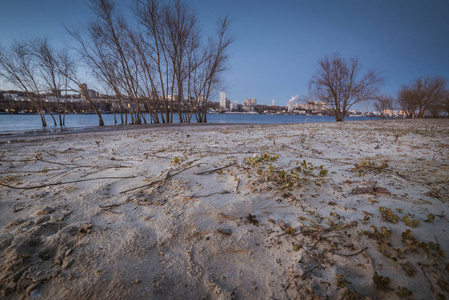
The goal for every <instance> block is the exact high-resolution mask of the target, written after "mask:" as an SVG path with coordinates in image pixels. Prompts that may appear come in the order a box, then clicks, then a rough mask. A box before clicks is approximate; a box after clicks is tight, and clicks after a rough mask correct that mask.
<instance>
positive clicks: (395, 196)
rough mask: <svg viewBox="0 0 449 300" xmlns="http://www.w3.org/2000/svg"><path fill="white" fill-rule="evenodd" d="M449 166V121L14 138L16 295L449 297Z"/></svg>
mask: <svg viewBox="0 0 449 300" xmlns="http://www.w3.org/2000/svg"><path fill="white" fill-rule="evenodd" d="M447 157H449V121H448V120H384V121H380V120H378V121H364V122H343V123H335V122H334V123H306V124H284V125H275V124H270V125H233V126H227V125H208V126H192V125H183V126H172V127H163V126H160V127H139V126H136V127H135V128H131V129H130V130H105V131H99V132H98V131H92V132H80V133H70V134H51V135H39V136H21V137H17V138H14V139H12V138H11V137H9V136H3V137H0V163H1V164H0V172H1V179H0V183H1V184H2V186H0V199H1V200H0V212H1V213H0V214H1V215H0V229H1V235H0V261H1V265H2V269H1V270H0V290H1V295H2V296H3V297H5V298H11V299H12V298H20V297H22V296H24V295H26V294H28V295H30V296H33V297H38V296H41V297H42V298H46V299H48V298H102V299H104V298H130V299H131V298H132V299H148V298H151V299H179V298H185V299H198V298H203V297H204V298H210V299H232V298H233V297H235V298H237V299H241V298H244V299H274V298H276V299H292V298H297V297H299V298H302V299H315V298H326V297H329V298H334V299H335V298H342V297H344V295H346V296H348V297H349V296H350V295H353V296H356V297H358V296H360V297H365V296H368V297H371V298H373V299H396V298H399V297H400V296H404V295H405V296H406V297H407V295H408V296H410V295H411V296H410V297H412V298H416V299H430V298H434V297H435V295H436V294H443V295H445V296H446V297H449V294H448V292H447V291H448V290H447V289H448V284H449V283H448V281H447V279H446V278H447V273H448V272H449V260H448V259H447V258H445V256H444V253H443V251H446V252H447V251H448V250H447V249H449V238H448V233H447V228H448V223H449V221H448V218H449V207H448V203H449V191H448V188H447V186H448V182H449V163H448V161H447ZM446 255H447V253H446ZM410 293H412V294H410Z"/></svg>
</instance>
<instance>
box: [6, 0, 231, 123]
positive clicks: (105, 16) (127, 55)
mask: <svg viewBox="0 0 449 300" xmlns="http://www.w3.org/2000/svg"><path fill="white" fill-rule="evenodd" d="M90 7H91V9H92V11H93V13H94V15H95V19H94V20H92V21H91V22H90V23H89V24H88V25H87V27H86V28H67V31H68V32H69V34H70V35H71V36H72V37H73V38H74V39H75V41H76V43H77V47H76V50H77V51H76V55H74V54H73V53H72V54H69V51H68V50H66V49H62V50H61V49H55V48H54V47H52V46H51V45H50V44H49V42H48V40H46V39H40V40H32V41H22V42H15V43H14V44H13V45H12V46H11V47H10V48H9V49H2V48H0V75H3V77H5V78H6V79H7V80H8V81H9V82H10V83H12V84H13V85H14V86H16V87H17V88H19V89H20V90H22V91H23V92H25V93H26V94H27V96H28V97H29V98H30V99H31V101H32V103H33V106H34V107H35V110H36V111H37V112H38V113H39V114H40V116H41V119H42V124H43V125H44V126H46V122H45V116H44V113H43V111H44V110H46V109H45V102H44V101H42V99H41V96H40V95H42V92H43V91H45V92H47V93H48V92H51V93H54V94H55V95H56V97H57V99H58V100H57V101H59V97H58V95H59V94H60V91H62V90H64V91H77V92H80V93H81V94H82V96H83V98H84V99H85V100H86V101H87V102H88V103H89V104H90V105H91V106H92V108H93V110H94V111H95V112H96V113H97V115H98V117H99V125H103V124H104V123H103V119H102V117H101V114H100V112H99V110H98V108H97V106H96V103H94V101H93V100H92V99H91V98H90V97H89V93H88V90H87V85H86V84H85V83H84V82H85V78H83V77H82V76H79V74H80V73H81V72H80V68H79V66H80V63H79V62H80V61H83V62H85V65H86V66H87V67H88V69H89V70H90V71H91V73H92V74H94V75H95V77H96V79H97V80H98V82H99V83H100V84H101V85H102V86H103V87H104V89H105V90H106V91H107V92H108V93H112V94H113V95H114V96H115V98H116V99H117V104H118V105H117V106H116V107H117V112H118V113H120V116H121V122H122V123H125V124H126V123H128V114H129V116H130V120H129V122H130V123H132V124H142V123H147V122H152V123H172V122H173V115H174V113H177V114H178V115H179V121H180V122H190V121H191V120H192V118H193V117H195V119H196V121H197V122H207V114H206V113H207V108H208V103H209V98H210V97H211V95H212V94H213V92H214V90H216V88H217V87H218V85H219V84H220V82H221V74H222V73H223V72H224V71H225V70H226V62H227V58H228V57H227V49H228V48H229V46H230V44H231V43H232V40H233V39H232V37H231V36H230V35H229V33H228V32H229V25H230V22H229V19H228V18H224V19H221V20H219V21H218V22H217V25H218V28H217V33H216V36H215V37H209V38H208V39H207V40H205V39H204V38H202V37H201V34H200V28H199V25H198V20H197V16H196V14H195V12H194V11H193V10H192V9H191V8H190V7H188V6H187V5H186V4H185V3H183V2H182V1H181V0H174V1H171V2H168V3H166V2H160V1H158V0H135V1H134V2H133V8H132V12H133V18H132V21H129V20H127V19H126V18H125V16H124V15H123V13H122V11H121V10H120V9H118V8H117V6H116V3H114V2H113V1H112V0H90ZM136 20H137V21H136ZM80 58H81V60H80ZM83 79H84V80H83ZM62 106H63V103H61V105H60V103H59V102H58V115H59V123H60V125H63V123H64V114H63V112H64V111H65V110H64V109H59V108H60V107H62ZM47 111H48V110H47ZM146 113H147V114H148V115H149V118H150V120H147V118H146V116H145V114H146ZM52 117H53V115H52ZM53 119H54V122H55V125H56V119H55V118H54V117H53Z"/></svg>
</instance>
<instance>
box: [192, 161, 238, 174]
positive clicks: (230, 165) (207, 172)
mask: <svg viewBox="0 0 449 300" xmlns="http://www.w3.org/2000/svg"><path fill="white" fill-rule="evenodd" d="M235 164H237V162H234V163H232V164H229V165H227V166H224V167H220V168H215V169H210V170H206V171H203V172H198V173H195V175H205V174H211V173H213V172H215V171H220V170H223V169H226V168H229V167H232V166H233V165H235Z"/></svg>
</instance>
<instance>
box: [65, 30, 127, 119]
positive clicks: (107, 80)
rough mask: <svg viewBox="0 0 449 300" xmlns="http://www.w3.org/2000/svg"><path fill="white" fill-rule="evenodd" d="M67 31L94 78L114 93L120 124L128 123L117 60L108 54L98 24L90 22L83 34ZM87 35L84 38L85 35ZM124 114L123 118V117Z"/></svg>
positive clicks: (77, 31) (76, 31)
mask: <svg viewBox="0 0 449 300" xmlns="http://www.w3.org/2000/svg"><path fill="white" fill-rule="evenodd" d="M66 30H67V32H68V33H69V34H70V35H71V36H72V37H73V38H74V39H75V40H76V41H77V42H78V46H79V47H78V48H76V50H77V51H78V53H79V54H80V55H81V57H82V58H83V60H84V62H86V64H87V66H89V68H90V70H91V71H92V73H93V74H94V75H95V76H96V78H97V79H98V80H99V81H100V82H101V83H102V84H104V86H107V87H108V88H110V89H111V90H112V91H113V92H114V93H115V97H116V100H117V102H118V106H119V110H120V119H121V123H122V124H127V123H128V113H127V109H126V107H125V99H124V97H123V93H122V86H123V79H122V73H121V72H120V70H119V62H118V61H117V59H115V58H114V57H113V56H111V55H109V52H108V49H107V46H106V43H105V41H104V39H103V33H102V29H101V28H99V27H98V24H96V23H91V24H89V26H88V27H87V33H88V34H83V33H82V32H81V31H79V30H77V29H69V28H67V27H66ZM86 36H87V37H88V39H86V38H85V37H86ZM123 115H125V119H123Z"/></svg>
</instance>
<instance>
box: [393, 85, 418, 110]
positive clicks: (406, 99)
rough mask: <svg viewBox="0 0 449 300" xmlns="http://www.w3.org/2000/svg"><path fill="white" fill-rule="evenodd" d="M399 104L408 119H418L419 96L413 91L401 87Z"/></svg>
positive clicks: (405, 86) (404, 86)
mask: <svg viewBox="0 0 449 300" xmlns="http://www.w3.org/2000/svg"><path fill="white" fill-rule="evenodd" d="M397 102H398V105H399V107H400V108H401V110H402V112H403V113H404V114H405V116H406V117H407V118H414V117H416V110H417V108H418V100H417V94H416V93H415V92H414V91H413V89H412V88H411V87H409V86H407V85H403V86H401V88H400V89H399V94H398V98H397Z"/></svg>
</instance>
